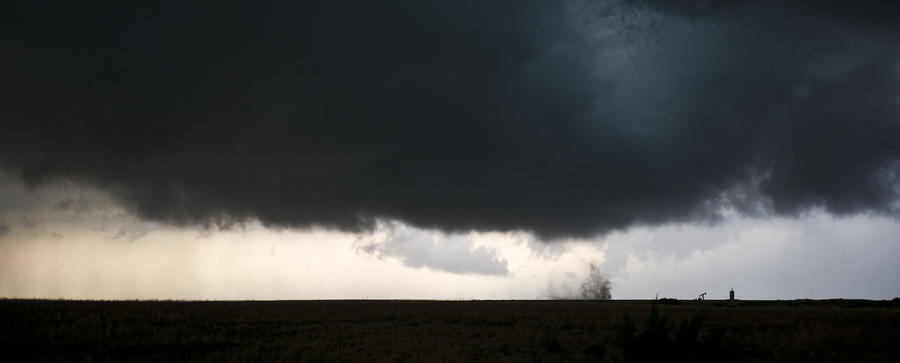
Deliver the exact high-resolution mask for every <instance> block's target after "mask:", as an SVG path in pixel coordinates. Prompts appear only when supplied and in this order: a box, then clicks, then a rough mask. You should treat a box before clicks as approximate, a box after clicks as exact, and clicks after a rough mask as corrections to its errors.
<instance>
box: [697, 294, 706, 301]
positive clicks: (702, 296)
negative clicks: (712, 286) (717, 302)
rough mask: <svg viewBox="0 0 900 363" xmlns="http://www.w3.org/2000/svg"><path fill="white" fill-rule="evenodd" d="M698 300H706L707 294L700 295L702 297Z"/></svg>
mask: <svg viewBox="0 0 900 363" xmlns="http://www.w3.org/2000/svg"><path fill="white" fill-rule="evenodd" d="M697 300H706V293H705V292H704V293H702V294H700V296H699V297H697Z"/></svg>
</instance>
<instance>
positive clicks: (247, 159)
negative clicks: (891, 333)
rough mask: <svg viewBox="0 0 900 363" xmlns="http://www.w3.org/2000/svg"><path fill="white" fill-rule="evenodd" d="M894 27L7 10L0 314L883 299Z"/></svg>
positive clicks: (848, 17)
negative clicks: (222, 306)
mask: <svg viewBox="0 0 900 363" xmlns="http://www.w3.org/2000/svg"><path fill="white" fill-rule="evenodd" d="M896 19H900V5H894V4H893V3H892V2H882V1H849V0H844V1H774V0H773V1H766V0H763V1H741V0H731V1H699V0H698V1H690V0H679V1H652V0H644V1H639V0H597V1H587V0H586V1H574V0H573V1H490V2H485V1H384V2H370V1H343V2H331V1H328V2H325V1H323V2H314V1H308V2H265V1H264V2H245V3H243V4H239V3H237V2H228V4H205V5H199V4H186V3H184V2H180V1H179V2H168V1H162V2H149V3H147V4H138V5H135V4H124V3H120V2H88V3H75V2H68V1H29V2H13V3H10V4H3V5H0V54H3V56H2V57H0V173H2V175H0V176H2V178H0V251H2V254H0V259H3V260H4V262H5V263H4V264H3V266H4V267H0V269H3V272H4V276H6V277H3V278H0V295H2V296H41V297H56V296H63V297H66V296H71V297H124V298H128V297H154V296H155V297H178V298H182V297H184V298H255V297H263V298H282V297H286V298H298V297H299V298H327V297H354V298H355V297H365V296H379V297H400V298H403V297H438V298H468V297H484V298H491V297H501V298H534V297H540V296H547V294H558V293H559V291H558V290H566V289H570V288H574V287H577V285H578V279H579V278H581V276H583V275H584V274H585V273H586V271H587V266H588V265H590V264H591V263H598V264H599V266H601V269H603V270H604V271H605V272H606V273H607V274H608V275H609V276H610V278H611V279H612V281H613V297H614V298H619V297H621V298H625V297H634V298H648V297H652V296H653V294H654V293H656V292H662V293H664V294H665V293H666V291H668V293H669V294H671V295H677V297H691V296H694V295H696V294H697V293H699V292H702V290H703V289H718V290H722V291H727V288H731V287H735V288H737V287H738V286H743V287H744V289H748V288H749V289H750V293H749V295H750V296H753V297H758V298H801V297H841V296H845V297H866V298H888V297H893V296H897V295H900V283H898V282H897V281H896V280H897V279H895V278H893V276H898V274H897V273H898V272H900V268H898V267H896V266H895V265H896V263H895V262H894V261H893V260H894V259H895V258H896V257H897V256H900V223H898V217H900V46H898V44H900V22H897V21H896ZM292 241H293V242H292ZM238 251H240V252H238ZM250 251H256V252H250ZM259 251H263V252H260V253H262V255H260V256H256V255H255V254H256V253H257V252H259ZM265 251H268V252H267V253H265ZM278 251H281V252H278ZM285 251H288V252H285ZM226 256H230V257H226ZM253 256H256V257H253ZM266 256H268V257H266ZM276 256H280V257H278V258H280V259H281V260H279V261H280V262H277V261H276V260H273V259H274V258H276ZM267 258H268V259H267ZM303 261H306V263H307V266H306V267H304V266H303V265H304V262H303ZM310 261H313V262H316V263H317V266H318V267H315V268H313V267H310V266H312V263H313V262H310ZM304 268H305V269H306V270H304ZM366 271H369V272H366ZM379 271H380V272H379ZM723 271H725V272H726V273H723ZM823 276H827V277H829V279H830V281H831V282H832V283H822V277H823ZM173 279H175V280H179V279H180V280H184V281H186V282H184V284H186V285H184V286H185V287H184V288H183V289H182V290H178V289H181V288H176V287H171V285H169V286H170V287H171V288H168V287H167V285H166V284H165V283H163V281H167V280H169V281H170V280H173ZM276 280H277V281H280V282H279V283H278V284H274V285H271V284H259V283H258V282H259V281H268V282H270V283H271V282H272V281H276ZM385 280H395V282H396V283H395V284H390V283H388V282H386V281H385ZM64 281H65V282H64ZM136 281H145V282H146V281H150V282H146V284H145V285H141V284H137V283H136ZM292 281H293V282H294V283H293V284H292ZM73 286H75V287H73ZM136 286H137V287H136ZM139 286H145V288H139ZM223 286H225V287H223ZM260 286H269V287H267V288H263V287H260ZM285 286H291V287H285ZM301 286H302V288H301ZM436 286H445V287H447V286H449V287H448V290H431V289H437V288H438V287H436ZM554 290H557V291H554ZM718 290H716V291H718ZM739 291H745V290H739ZM301 292H302V293H301ZM723 294H724V292H723ZM360 295H363V296H360ZM711 296H714V295H713V294H712V293H711Z"/></svg>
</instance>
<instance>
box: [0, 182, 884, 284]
mask: <svg viewBox="0 0 900 363" xmlns="http://www.w3.org/2000/svg"><path fill="white" fill-rule="evenodd" d="M4 188H5V189H4V190H3V193H2V195H3V196H4V198H7V199H6V201H7V202H8V204H7V205H12V204H11V203H13V202H15V203H17V204H18V205H19V206H26V205H27V208H18V209H16V211H15V212H13V211H11V210H5V211H3V221H5V222H4V223H5V224H6V225H8V226H9V231H8V232H7V233H5V234H4V235H3V236H2V237H0V296H3V297H40V298H57V297H62V298H77V299H81V298H89V299H470V298H473V299H535V298H547V297H548V296H550V295H566V294H570V295H571V294H574V293H575V291H576V290H577V287H578V286H579V284H580V281H581V279H582V278H583V276H585V274H586V273H587V266H588V264H589V263H592V262H593V263H598V264H600V266H601V267H602V269H603V270H604V271H605V272H606V273H607V274H608V275H609V276H610V278H611V280H612V282H613V290H612V293H613V298H616V299H647V298H653V297H654V296H655V295H656V293H659V295H660V297H677V298H693V297H695V296H696V294H698V293H699V292H704V291H706V292H709V297H710V298H724V297H725V296H726V294H727V291H728V290H729V289H731V288H734V289H735V290H736V291H737V292H738V296H739V297H741V298H746V299H789V298H837V297H844V298H874V299H885V298H892V297H894V296H897V295H900V282H898V279H896V276H898V275H900V268H898V267H897V265H896V263H895V260H896V258H897V256H900V246H898V243H897V238H898V237H897V236H900V224H898V223H897V221H895V220H893V219H889V218H876V217H865V216H859V217H852V218H842V219H840V218H834V217H830V216H828V215H826V214H824V213H821V212H813V213H809V214H808V215H806V216H804V217H802V218H798V219H772V220H753V219H741V218H736V217H732V218H730V219H728V220H726V221H725V222H723V223H720V224H717V225H714V226H697V225H667V226H662V227H654V228H649V227H637V228H632V229H630V230H628V231H624V232H615V233H611V234H609V235H606V236H604V237H598V238H597V239H596V240H593V241H587V240H581V241H555V242H540V241H537V240H535V238H534V237H533V236H531V235H529V234H527V233H469V234H465V235H452V236H447V235H445V234H443V233H439V232H436V231H426V230H418V229H414V228H411V227H408V226H404V225H401V224H398V223H394V224H393V227H392V228H387V227H386V226H387V225H385V226H382V227H381V228H379V229H378V230H377V231H375V232H373V233H370V234H363V235H356V234H351V233H342V232H334V231H325V230H314V231H298V230H290V229H286V230H280V231H276V230H270V229H266V228H264V227H262V226H260V225H259V224H258V223H251V224H248V225H244V226H243V227H234V228H232V229H229V230H218V229H209V230H203V229H197V228H177V227H172V226H164V225H159V224H156V223H148V222H143V221H139V220H138V219H136V218H135V217H133V216H130V215H129V214H128V213H126V212H124V211H123V210H122V209H121V208H118V207H115V206H114V205H111V204H109V202H108V200H105V199H104V198H103V195H102V194H100V193H97V192H93V191H89V190H85V189H80V188H75V187H72V186H66V187H59V186H55V187H46V188H42V189H38V190H37V191H25V189H23V188H21V187H18V186H15V185H12V184H7V185H6V186H5V187H4ZM73 191H75V193H74V194H75V195H80V196H81V197H80V198H81V199H78V200H76V201H75V202H73V203H75V204H78V205H80V206H81V207H80V209H78V208H74V207H71V206H70V207H68V208H63V207H60V205H61V204H60V202H62V201H63V200H62V199H60V196H61V195H72V194H73V193H72V192H73ZM11 195H16V196H17V198H18V199H16V200H15V201H13V199H11V198H10V196H11ZM65 200H69V199H68V198H65ZM69 204H72V203H69ZM22 211H25V212H22ZM394 240H402V241H401V242H397V243H394V242H392V241H394ZM372 243H382V244H383V245H381V246H388V247H384V248H383V249H381V250H379V251H381V253H377V252H372V251H368V250H366V249H365V248H364V247H365V246H368V245H372ZM422 246H428V247H422ZM389 249H390V250H389ZM385 251H388V252H385ZM491 264H493V265H491ZM460 266H462V267H460ZM478 266H482V267H478ZM492 266H493V267H492ZM496 266H500V268H501V269H503V268H505V270H502V271H504V272H505V273H499V272H498V271H501V270H498V269H496V268H494V267H496ZM454 269H455V270H454ZM454 271H456V272H454Z"/></svg>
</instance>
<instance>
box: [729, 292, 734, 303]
mask: <svg viewBox="0 0 900 363" xmlns="http://www.w3.org/2000/svg"><path fill="white" fill-rule="evenodd" d="M728 300H731V301H734V289H731V291H729V292H728Z"/></svg>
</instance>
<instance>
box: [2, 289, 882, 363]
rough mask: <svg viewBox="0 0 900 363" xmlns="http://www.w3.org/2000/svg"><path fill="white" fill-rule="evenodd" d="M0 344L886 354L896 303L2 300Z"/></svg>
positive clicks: (346, 351)
mask: <svg viewBox="0 0 900 363" xmlns="http://www.w3.org/2000/svg"><path fill="white" fill-rule="evenodd" d="M0 344H2V348H3V349H4V357H5V358H4V359H3V360H4V361H10V362H13V361H20V360H29V361H31V360H65V361H73V360H74V361H98V360H99V361H109V360H112V361H120V360H150V361H172V360H200V361H206V360H213V361H398V360H412V361H434V360H449V361H471V360H485V361H517V362H518V361H557V360H565V361H586V360H587V361H648V360H649V361H666V362H671V361H716V362H722V361H817V362H820V361H896V359H898V357H900V302H898V301H897V300H896V299H895V300H894V301H864V300H791V301H711V300H707V301H702V302H701V301H674V300H668V299H666V300H663V301H622V300H612V301H406V300H397V301H372V300H365V301H215V302H206V301H59V300H17V299H12V300H0ZM10 358H12V359H10ZM8 359H9V360H8Z"/></svg>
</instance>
